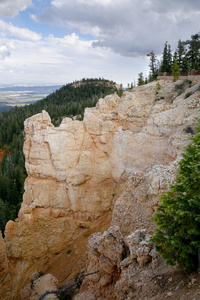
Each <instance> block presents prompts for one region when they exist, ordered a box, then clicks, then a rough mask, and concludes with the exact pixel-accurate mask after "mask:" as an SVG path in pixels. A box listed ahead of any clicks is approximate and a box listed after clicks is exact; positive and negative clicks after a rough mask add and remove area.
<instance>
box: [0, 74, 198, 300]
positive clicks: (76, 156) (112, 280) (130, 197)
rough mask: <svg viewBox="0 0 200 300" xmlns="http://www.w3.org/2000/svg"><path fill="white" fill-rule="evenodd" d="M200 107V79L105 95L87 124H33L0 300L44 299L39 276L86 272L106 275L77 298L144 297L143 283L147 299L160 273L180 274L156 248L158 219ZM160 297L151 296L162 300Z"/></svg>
mask: <svg viewBox="0 0 200 300" xmlns="http://www.w3.org/2000/svg"><path fill="white" fill-rule="evenodd" d="M158 82H159V84H160V86H158V84H157V83H158ZM180 91H181V92H180ZM199 109H200V78H199V76H190V77H188V78H187V79H180V80H178V81H177V82H173V81H172V79H171V78H161V79H159V81H157V82H156V81H154V82H151V83H149V84H147V85H143V86H139V87H137V88H135V89H133V90H128V91H125V92H124V93H123V95H122V97H119V96H118V95H117V94H113V95H109V96H106V97H105V98H101V99H99V101H98V103H97V105H96V107H94V108H86V109H85V113H84V119H83V121H78V120H72V119H70V118H64V119H63V121H62V123H61V124H60V126H59V127H54V126H53V125H52V123H51V119H50V117H49V115H48V113H47V112H46V111H42V112H41V113H40V114H37V115H34V116H32V117H31V118H29V119H26V121H25V123H24V130H25V142H24V149H23V151H24V155H25V161H26V163H25V166H26V170H27V174H28V177H27V178H26V181H25V185H24V190H25V191H24V195H23V202H22V205H21V209H20V211H19V215H18V218H17V219H16V220H15V222H14V221H9V222H8V223H7V225H6V229H5V238H4V239H3V238H2V236H1V238H0V286H1V289H0V298H1V299H5V300H7V299H9V300H11V299H13V300H15V299H16V300H17V299H24V300H25V299H32V300H33V299H37V298H38V297H39V295H40V293H41V290H40V293H39V292H35V291H34V293H33V291H31V289H29V290H27V286H28V285H29V286H30V281H31V280H33V279H31V278H32V276H33V274H34V273H35V272H42V273H43V274H51V275H52V276H54V277H55V278H56V279H55V280H54V285H55V282H56V286H59V285H60V286H61V285H62V284H64V283H67V282H70V281H73V279H74V278H75V276H76V275H77V274H78V272H79V271H80V268H81V266H82V267H83V268H84V271H85V272H93V271H98V274H95V275H92V276H88V277H87V278H85V280H84V282H83V285H82V287H81V291H80V292H79V294H78V295H76V296H75V299H77V300H78V299H79V300H81V299H101V300H103V299H110V300H111V299H113V300H114V299H127V300H128V299H134V298H135V299H143V298H141V296H140V290H141V287H142V286H143V287H146V288H143V292H144V294H143V296H144V299H145V297H148V293H149V290H150V288H149V286H150V285H151V280H152V278H153V277H155V276H157V279H156V280H157V281H159V279H158V278H160V277H159V275H158V270H159V272H161V271H162V272H163V270H166V274H168V279H170V278H172V277H173V272H176V270H175V269H174V268H169V267H167V266H166V265H165V264H164V262H163V261H162V260H161V259H160V258H159V257H158V255H157V254H156V253H155V250H154V249H153V245H152V244H151V243H150V242H149V237H150V235H151V234H152V233H153V231H154V227H155V226H154V224H153V222H152V221H151V217H152V216H153V214H154V213H155V210H156V206H157V205H158V203H159V197H158V195H160V194H161V193H163V192H164V191H166V190H167V189H168V188H169V185H170V184H172V183H174V182H175V179H176V171H177V163H178V161H179V160H180V158H181V153H182V152H183V151H184V147H185V146H186V145H188V143H190V140H189V137H190V136H191V135H192V134H193V133H194V132H195V129H193V128H194V126H195V125H196V124H197V121H196V119H195V118H196V117H199ZM131 274H132V275H131ZM45 276H46V275H45ZM131 276H132V277H131ZM178 276H180V275H178ZM139 277H140V279H138V278H139ZM130 278H132V281H131V280H130ZM161 278H162V276H161ZM177 278H179V277H177ZM179 279H180V278H179ZM193 279H195V281H194V280H193V283H194V282H196V283H197V280H198V279H197V278H193ZM49 280H53V279H49ZM177 280H178V279H177ZM33 281H34V280H33ZM33 281H32V282H33ZM179 281H181V280H179ZM179 281H177V282H176V284H177V285H178V282H179ZM188 284H189V283H188ZM160 288H162V286H161V284H160ZM154 290H155V291H156V292H153V291H152V295H151V298H146V299H161V298H159V297H160V295H161V294H159V292H160V291H159V290H158V289H156V288H154ZM44 291H45V289H43V292H44ZM167 293H168V294H167ZM170 293H171V291H170V290H169V291H167V292H165V294H163V295H162V296H163V298H164V296H166V295H168V297H171V299H172V294H170ZM194 293H198V291H197V290H196V289H195V290H194ZM149 295H150V294H149ZM156 295H157V296H156ZM173 295H175V294H173ZM194 295H196V294H192V296H191V297H193V298H191V299H194ZM153 297H154V298H153ZM156 297H158V298H156ZM174 297H175V296H174ZM46 299H48V298H47V297H46ZM49 299H51V298H49ZM52 299H53V298H52ZM174 299H175V298H174ZM182 299H190V297H189V296H188V298H182ZM196 299H197V298H196Z"/></svg>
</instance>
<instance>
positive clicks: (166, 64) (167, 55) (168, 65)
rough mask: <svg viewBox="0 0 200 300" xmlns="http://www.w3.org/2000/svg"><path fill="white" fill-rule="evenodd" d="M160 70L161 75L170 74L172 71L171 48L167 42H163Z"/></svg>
mask: <svg viewBox="0 0 200 300" xmlns="http://www.w3.org/2000/svg"><path fill="white" fill-rule="evenodd" d="M160 70H161V72H163V73H164V72H167V73H171V71H172V54H171V46H170V45H169V44H168V43H167V42H165V46H164V50H163V56H162V62H161V67H160Z"/></svg>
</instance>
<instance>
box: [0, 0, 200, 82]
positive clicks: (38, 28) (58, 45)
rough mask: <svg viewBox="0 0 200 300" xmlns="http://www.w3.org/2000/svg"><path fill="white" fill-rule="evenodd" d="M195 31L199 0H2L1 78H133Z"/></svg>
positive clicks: (199, 26) (198, 27) (199, 17)
mask: <svg viewBox="0 0 200 300" xmlns="http://www.w3.org/2000/svg"><path fill="white" fill-rule="evenodd" d="M198 32H200V0H0V85H4V84H32V85H36V84H37V85H38V84H39V85H46V84H66V83H69V82H73V81H75V80H80V79H82V78H99V77H101V78H102V77H103V78H105V79H109V80H113V81H115V82H117V83H119V84H121V83H122V84H123V85H124V86H125V85H127V83H131V82H134V80H135V82H136V83H137V79H138V73H140V72H143V74H144V75H145V76H148V74H149V66H148V65H149V58H148V57H147V54H148V53H149V52H151V51H152V50H153V51H154V53H155V54H156V55H157V57H158V58H160V57H161V55H162V52H163V48H164V44H165V42H166V41H168V43H169V44H170V45H171V48H172V51H173V52H174V51H175V49H176V47H177V42H178V40H179V39H181V40H182V41H184V40H187V39H190V37H191V35H193V34H196V33H198Z"/></svg>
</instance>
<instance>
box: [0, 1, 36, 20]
mask: <svg viewBox="0 0 200 300" xmlns="http://www.w3.org/2000/svg"><path fill="white" fill-rule="evenodd" d="M29 6H32V0H0V16H4V17H14V16H16V15H17V14H18V13H19V12H20V11H23V10H25V9H26V8H27V7H29Z"/></svg>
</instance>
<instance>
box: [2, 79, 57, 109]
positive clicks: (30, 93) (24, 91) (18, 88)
mask: <svg viewBox="0 0 200 300" xmlns="http://www.w3.org/2000/svg"><path fill="white" fill-rule="evenodd" d="M61 87H62V85H46V86H30V85H9V86H8V85H7V86H6V85H4V86H0V112H2V111H7V110H10V109H11V108H12V107H14V106H24V105H26V104H31V103H34V102H36V101H38V100H41V99H43V98H45V97H46V96H47V95H49V94H51V93H53V92H54V91H56V90H57V89H60V88H61Z"/></svg>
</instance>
